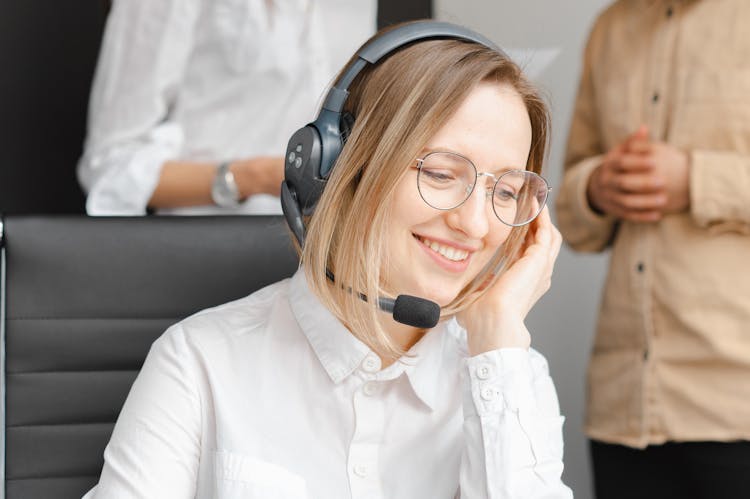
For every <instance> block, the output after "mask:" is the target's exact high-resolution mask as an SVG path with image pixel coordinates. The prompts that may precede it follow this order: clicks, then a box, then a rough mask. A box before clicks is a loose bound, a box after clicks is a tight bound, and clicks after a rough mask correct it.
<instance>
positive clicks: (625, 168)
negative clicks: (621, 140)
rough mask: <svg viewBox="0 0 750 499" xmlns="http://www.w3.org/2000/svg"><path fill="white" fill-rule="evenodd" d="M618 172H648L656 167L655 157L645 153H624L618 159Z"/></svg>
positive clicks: (616, 165)
mask: <svg viewBox="0 0 750 499" xmlns="http://www.w3.org/2000/svg"><path fill="white" fill-rule="evenodd" d="M615 167H616V169H617V171H618V172H625V173H629V172H646V171H651V170H653V169H654V157H653V156H652V155H644V154H630V153H628V154H623V155H622V156H620V157H619V158H618V159H617V162H616V164H615Z"/></svg>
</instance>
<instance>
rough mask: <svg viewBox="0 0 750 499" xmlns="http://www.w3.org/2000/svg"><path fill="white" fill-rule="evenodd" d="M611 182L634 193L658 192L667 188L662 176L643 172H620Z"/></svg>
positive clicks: (619, 188) (623, 189) (617, 187)
mask: <svg viewBox="0 0 750 499" xmlns="http://www.w3.org/2000/svg"><path fill="white" fill-rule="evenodd" d="M610 182H611V185H612V186H613V187H614V188H616V189H618V190H620V191H622V192H627V193H634V194H648V193H658V192H663V191H664V189H665V188H666V185H665V182H664V179H663V178H662V177H661V176H658V175H654V174H649V173H641V172H630V173H620V174H618V175H615V176H614V177H613V178H612V179H611V180H610Z"/></svg>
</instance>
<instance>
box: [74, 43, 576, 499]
mask: <svg viewBox="0 0 750 499" xmlns="http://www.w3.org/2000/svg"><path fill="white" fill-rule="evenodd" d="M376 40H377V38H376ZM348 91H349V96H348V98H347V99H346V102H345V110H346V111H347V112H348V113H349V114H350V115H351V116H353V117H354V124H353V128H352V129H351V132H350V134H349V135H348V139H347V141H346V143H345V145H344V147H343V150H342V151H341V154H340V156H339V157H338V160H337V161H336V164H335V167H334V168H333V171H332V173H331V176H330V178H329V180H328V182H327V185H326V186H325V188H324V190H323V193H322V197H321V198H320V200H319V202H318V205H317V207H316V208H315V210H314V213H313V214H312V216H311V217H310V218H309V219H308V220H307V231H306V234H307V236H306V239H305V240H304V244H303V245H302V248H301V267H300V269H299V270H298V272H297V273H296V274H295V275H294V276H293V277H292V278H291V279H287V280H284V281H281V282H279V283H276V284H273V285H271V286H269V287H267V288H264V289H262V290H260V291H258V292H256V293H254V294H252V295H250V296H249V297H246V298H242V299H239V300H237V301H234V302H231V303H228V304H225V305H221V306H219V307H215V308H212V309H209V310H205V311H202V312H200V313H198V314H196V315H194V316H192V317H190V318H188V319H186V320H184V321H182V322H180V323H178V324H177V325H175V326H173V327H171V328H170V329H169V330H168V331H167V332H166V333H165V334H164V335H163V336H162V337H161V338H160V339H159V340H157V341H156V342H155V343H154V345H153V347H152V349H151V351H150V353H149V355H148V358H147V359H146V362H145V364H144V366H143V369H142V370H141V372H140V374H139V376H138V378H137V380H136V381H135V383H134V385H133V387H132V389H131V392H130V394H129V396H128V399H127V401H126V403H125V406H124V407H123V410H122V413H121V414H120V417H119V419H118V421H117V424H116V426H115V429H114V433H113V435H112V439H111V441H110V442H109V444H108V446H107V448H106V451H105V465H104V469H103V471H102V474H101V477H100V481H99V484H98V485H97V486H96V487H95V488H94V489H92V490H91V491H90V492H89V493H88V494H87V495H86V496H85V499H98V498H118V499H124V498H155V497H158V498H160V499H171V498H174V499H178V498H179V499H187V498H201V499H203V498H219V499H232V498H245V499H252V498H282V499H283V498H294V499H305V498H326V499H337V498H342V499H343V498H357V499H363V498H381V499H385V498H388V499H414V498H430V499H439V498H446V499H447V498H454V497H461V498H464V499H476V498H490V499H509V498H524V499H533V498H546V499H551V498H560V499H563V498H564V499H568V498H571V497H572V493H571V491H570V489H569V488H568V487H566V486H565V485H564V484H563V482H562V480H561V474H562V469H563V464H562V452H563V443H562V423H563V417H562V416H561V415H560V412H559V406H558V401H557V397H556V394H555V388H554V386H553V383H552V380H551V378H550V376H549V373H548V368H547V363H546V361H545V359H544V357H542V355H541V354H539V353H538V352H536V351H535V350H533V349H531V348H530V341H531V338H530V333H529V331H528V330H527V329H526V327H525V326H524V319H525V317H526V314H527V313H528V311H529V310H530V308H531V307H532V306H533V305H534V304H535V303H536V301H537V300H538V299H539V298H540V297H541V295H542V294H544V292H545V291H546V290H547V289H548V287H549V284H550V278H551V273H552V268H553V265H554V261H555V259H556V258H557V254H558V251H559V248H560V243H561V237H560V234H559V233H558V232H557V230H556V229H555V227H554V226H553V225H552V223H551V220H550V216H549V213H548V210H547V208H546V207H545V203H546V198H547V194H548V190H549V188H548V186H547V183H546V181H544V180H543V178H542V177H540V176H539V175H538V173H539V172H540V170H541V167H542V162H543V159H544V157H545V150H546V147H547V130H548V124H549V116H548V111H547V107H546V105H545V104H544V102H543V101H542V100H541V99H540V97H539V95H538V93H537V92H536V90H535V89H534V88H533V87H532V86H531V85H530V84H529V83H528V81H527V80H526V79H525V78H524V76H523V74H522V73H521V71H520V69H519V68H518V66H517V65H516V64H514V63H513V62H512V61H511V60H510V59H508V58H507V57H506V56H505V55H504V54H503V53H501V52H500V51H499V50H496V49H494V48H492V47H490V46H486V45H482V44H479V43H474V42H468V41H465V40H456V39H430V40H421V41H418V42H415V43H412V44H409V45H408V46H406V47H403V48H400V49H398V50H396V51H394V52H393V53H392V54H390V55H389V56H388V57H385V58H384V59H383V60H381V61H379V62H378V63H377V64H374V65H372V66H371V67H368V68H366V69H365V70H363V71H362V72H361V73H359V74H358V75H357V76H356V78H354V80H353V81H352V83H351V85H350V86H349V87H348ZM399 294H409V295H413V296H417V297H420V298H423V299H425V300H430V301H432V302H435V303H436V304H437V305H439V306H440V309H441V312H442V316H441V318H440V322H438V323H437V325H436V326H435V327H429V328H424V327H416V326H414V325H407V324H403V323H399V322H396V321H395V320H394V319H393V317H391V316H390V315H387V314H385V313H383V312H382V311H381V310H380V309H379V308H378V303H377V302H378V300H374V299H372V300H370V299H367V298H366V297H393V296H396V295H399Z"/></svg>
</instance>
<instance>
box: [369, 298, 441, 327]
mask: <svg viewBox="0 0 750 499" xmlns="http://www.w3.org/2000/svg"><path fill="white" fill-rule="evenodd" d="M378 308H379V309H380V310H382V311H384V312H389V313H392V314H393V320H395V321H396V322H400V323H401V324H406V325H407V326H413V327H418V328H426V329H429V328H432V327H435V326H436V325H437V323H438V321H439V320H440V305H438V304H437V303H435V302H434V301H430V300H427V299H425V298H419V297H418V296H411V295H398V296H397V297H396V299H395V300H393V299H391V298H384V297H382V296H381V297H380V298H378Z"/></svg>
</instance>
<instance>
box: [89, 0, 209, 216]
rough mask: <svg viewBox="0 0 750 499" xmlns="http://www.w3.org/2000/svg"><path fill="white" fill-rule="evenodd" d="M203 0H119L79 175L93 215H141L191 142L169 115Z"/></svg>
mask: <svg viewBox="0 0 750 499" xmlns="http://www.w3.org/2000/svg"><path fill="white" fill-rule="evenodd" d="M201 3H202V0H115V1H114V2H113V4H112V10H111V12H110V14H109V18H108V19H107V26H106V30H105V34H104V38H103V40H102V47H101V50H100V53H99V62H98V65H97V68H96V75H95V77H94V82H93V86H92V90H91V97H90V101H89V117H88V135H87V137H86V144H85V146H84V154H83V157H82V158H81V160H80V161H79V163H78V179H79V181H80V182H81V185H82V186H83V188H84V189H85V190H86V192H87V193H88V197H87V202H86V211H87V212H88V213H89V214H90V215H139V214H144V213H145V212H146V204H147V203H148V200H149V199H150V198H151V195H152V193H153V191H154V189H155V188H156V185H157V183H158V181H159V175H160V173H161V166H162V165H163V164H164V162H165V161H167V160H169V159H174V158H175V157H176V156H177V155H178V153H179V151H180V150H181V149H182V145H183V141H184V140H183V131H182V129H181V128H180V127H179V126H178V125H177V124H176V123H174V122H170V121H169V116H168V115H169V108H170V106H171V104H172V103H173V101H174V99H175V96H176V94H177V92H178V90H179V86H180V83H181V81H182V78H183V73H184V71H185V66H186V64H187V61H188V58H189V56H190V53H191V50H192V45H193V39H194V30H195V23H196V20H197V19H198V17H199V14H200V9H201Z"/></svg>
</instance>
